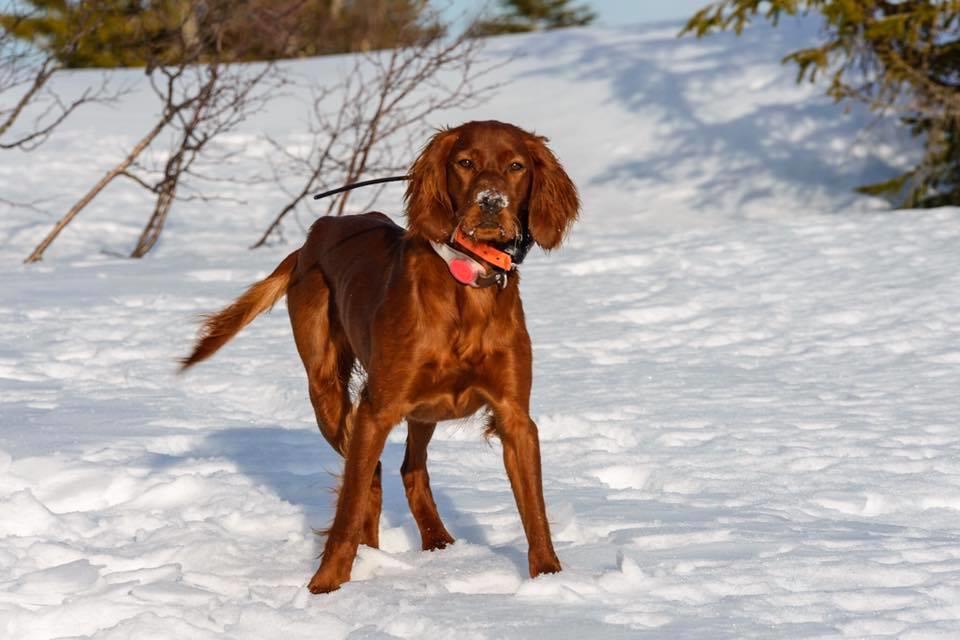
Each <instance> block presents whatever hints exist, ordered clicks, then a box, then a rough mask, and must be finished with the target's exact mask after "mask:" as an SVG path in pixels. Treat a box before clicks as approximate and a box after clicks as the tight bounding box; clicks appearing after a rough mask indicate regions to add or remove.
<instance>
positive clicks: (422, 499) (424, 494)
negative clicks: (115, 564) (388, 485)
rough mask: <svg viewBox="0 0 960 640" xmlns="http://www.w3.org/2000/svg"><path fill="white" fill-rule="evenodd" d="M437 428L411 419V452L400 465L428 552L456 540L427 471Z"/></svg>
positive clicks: (408, 428) (406, 454) (409, 430)
mask: <svg viewBox="0 0 960 640" xmlns="http://www.w3.org/2000/svg"><path fill="white" fill-rule="evenodd" d="M436 427H437V425H436V423H435V422H418V421H416V420H411V419H410V418H407V451H406V453H405V454H404V456H403V465H402V466H401V467H400V474H401V475H402V476H403V488H404V490H405V491H406V494H407V502H408V503H409V504H410V511H411V512H412V513H413V518H414V520H416V521H417V528H419V529H420V540H421V541H422V543H423V549H424V550H425V551H433V550H434V549H443V548H444V547H446V546H447V545H448V544H453V541H454V540H453V536H451V535H450V534H449V533H448V532H447V529H446V527H444V526H443V522H442V521H441V520H440V514H439V513H438V512H437V505H436V503H435V502H434V501H433V492H431V491H430V476H429V474H427V445H428V444H430V439H431V438H432V437H433V431H434V429H436ZM378 469H379V467H378Z"/></svg>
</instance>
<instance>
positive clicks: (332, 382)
mask: <svg viewBox="0 0 960 640" xmlns="http://www.w3.org/2000/svg"><path fill="white" fill-rule="evenodd" d="M544 142H545V140H544V139H543V138H540V137H537V136H534V135H532V134H529V133H527V132H525V131H523V130H521V129H519V128H517V127H514V126H512V125H508V124H503V123H499V122H471V123H467V124H465V125H462V126H460V127H457V128H454V129H447V130H444V131H441V132H439V133H438V134H436V135H435V136H434V137H433V139H432V140H431V141H430V142H429V144H428V145H427V146H426V148H425V149H424V150H423V152H422V154H421V155H420V157H419V158H418V159H417V160H416V162H415V163H414V164H413V167H412V170H411V180H410V183H409V187H408V190H407V194H406V200H407V211H406V213H407V220H408V228H407V229H406V230H404V229H403V228H401V227H398V226H397V225H395V224H394V223H393V222H391V221H390V220H389V218H387V216H385V215H383V214H380V213H367V214H363V215H356V216H345V217H341V218H321V219H319V220H317V222H316V223H315V224H314V225H313V227H312V228H311V230H310V234H309V236H308V237H307V241H306V243H305V244H304V245H303V247H301V248H300V249H298V250H297V251H294V252H293V253H291V254H290V255H289V256H287V258H286V259H284V260H283V262H281V263H280V265H279V266H278V267H277V268H276V270H275V271H274V272H273V273H272V274H270V275H269V276H268V277H267V278H266V279H264V280H262V281H260V282H258V283H257V284H255V285H253V286H252V287H251V288H250V289H248V290H247V291H246V293H244V294H243V295H242V296H241V297H240V298H239V299H238V300H237V301H236V302H234V303H233V304H232V305H230V306H229V307H227V308H226V309H224V310H223V311H221V312H220V313H218V314H216V315H214V316H212V317H210V318H209V319H208V320H207V321H206V323H205V324H204V326H203V330H202V332H201V336H200V339H199V341H198V343H197V345H196V348H195V349H194V352H193V353H192V354H191V355H190V356H189V357H188V358H186V359H185V360H184V361H183V365H184V367H185V368H186V367H189V366H191V365H193V364H195V363H197V362H199V361H201V360H204V359H206V358H208V357H209V356H211V355H212V354H213V353H214V352H215V351H216V350H217V349H219V348H220V347H221V346H223V344H224V343H226V342H227V341H228V340H229V339H230V338H232V337H233V336H234V335H235V334H236V333H237V332H238V331H240V329H242V328H243V327H244V326H245V325H246V324H248V323H249V322H250V321H251V320H253V318H254V317H256V316H257V315H258V314H259V313H261V312H262V311H264V310H266V309H268V308H269V307H270V306H271V305H272V304H274V303H275V302H276V301H277V300H279V299H280V298H281V297H283V295H284V294H286V296H287V306H288V309H289V313H290V321H291V324H292V325H293V336H294V340H295V341H296V344H297V349H298V351H299V353H300V357H301V358H302V360H303V364H304V367H305V368H306V372H307V378H308V380H309V391H310V400H311V402H312V403H313V408H314V411H315V413H316V418H317V423H318V424H319V426H320V431H321V432H322V433H323V435H324V437H325V438H326V439H327V441H328V442H329V443H330V444H331V445H332V446H333V448H334V449H336V450H337V451H338V452H340V454H341V455H343V456H344V457H345V458H346V462H345V468H344V474H343V484H342V487H341V490H340V495H339V499H338V501H337V508H336V515H335V516H334V520H333V524H332V526H331V527H330V529H329V532H328V536H327V541H326V546H325V548H324V553H323V559H322V561H321V563H320V568H319V569H318V570H317V572H316V574H315V575H314V576H313V579H312V580H310V584H309V588H310V590H311V591H313V592H314V593H321V592H328V591H332V590H334V589H337V588H338V587H339V586H340V585H341V584H342V583H343V582H346V581H347V580H349V579H350V569H351V566H352V564H353V559H354V557H355V555H356V551H357V545H358V544H359V543H361V542H362V543H364V544H368V545H371V546H377V544H378V526H379V517H380V505H381V490H380V462H379V458H380V454H381V452H382V450H383V446H384V442H385V440H386V437H387V434H388V433H389V432H390V430H391V429H392V428H393V427H394V426H395V425H396V424H397V423H399V422H400V421H401V420H403V419H406V421H407V426H408V432H407V450H406V455H405V456H404V461H403V466H402V467H401V474H402V476H403V484H404V487H405V489H406V493H407V499H408V501H409V503H410V509H411V511H412V512H413V515H414V518H415V519H416V522H417V526H418V527H419V529H420V535H421V538H422V543H423V548H424V549H431V550H432V549H438V548H442V547H444V546H446V545H447V544H450V543H452V542H453V537H452V536H451V535H450V534H449V533H448V532H447V530H446V528H445V527H444V526H443V522H442V521H441V520H440V516H439V514H438V513H437V507H436V504H435V503H434V500H433V496H432V494H431V492H430V483H429V477H428V475H427V468H426V462H427V445H428V444H429V442H430V438H431V436H432V435H433V431H434V427H435V425H436V423H437V421H439V420H449V419H455V418H463V417H466V416H469V415H471V414H473V413H475V412H477V411H478V410H480V409H484V408H486V409H488V410H489V415H490V417H489V430H490V431H491V432H492V433H495V434H496V435H498V436H499V437H500V439H501V441H502V443H503V459H504V464H505V466H506V470H507V474H508V476H509V478H510V484H511V487H512V488H513V493H514V496H515V498H516V502H517V507H518V509H519V511H520V518H521V520H522V522H523V528H524V531H525V533H526V536H527V541H528V544H529V553H528V560H529V568H530V575H531V576H536V575H539V574H541V573H552V572H556V571H559V570H560V562H559V561H558V559H557V556H556V554H555V553H554V550H553V544H552V542H551V540H550V530H549V527H548V524H547V516H546V511H545V508H544V501H543V489H542V483H541V475H540V446H539V441H538V437H537V427H536V425H535V424H534V423H533V421H532V420H531V419H530V413H529V402H530V385H531V348H530V338H529V336H528V334H527V330H526V326H525V324H524V317H523V307H522V305H521V303H520V291H519V287H518V278H517V277H516V276H515V275H511V277H510V278H509V281H508V284H507V286H506V287H505V288H503V289H501V288H499V287H496V286H494V287H489V288H483V289H475V288H470V287H466V286H463V285H461V284H459V283H457V282H456V281H455V280H454V279H453V278H452V277H451V276H450V274H449V272H448V270H447V266H446V264H445V263H444V261H443V260H442V259H441V258H440V257H439V256H437V255H436V253H434V251H433V250H432V248H431V247H430V245H429V242H428V241H429V240H435V241H443V240H446V239H447V238H449V237H450V235H451V233H452V231H453V230H454V228H455V227H456V226H457V225H459V226H460V227H461V229H463V230H465V231H467V232H469V233H471V234H472V235H473V237H474V238H475V239H476V240H478V241H481V242H500V241H509V240H510V239H511V238H513V237H515V236H516V235H517V234H519V233H521V232H522V229H523V228H525V227H526V228H528V229H529V231H530V233H531V235H532V237H533V239H534V241H535V242H536V243H537V244H539V245H540V246H541V247H543V248H545V249H552V248H554V247H556V246H557V245H558V244H559V243H560V242H561V240H562V239H563V236H564V234H565V232H566V231H567V229H568V228H569V226H570V225H571V223H572V222H573V221H574V220H575V219H576V217H577V213H578V210H579V200H578V197H577V192H576V189H575V188H574V185H573V183H572V182H571V181H570V178H569V177H568V176H567V174H566V173H565V172H564V171H563V169H562V168H561V166H560V164H559V162H557V159H556V158H555V157H554V155H553V154H552V153H551V152H550V150H549V149H547V147H546V146H545V144H544ZM490 189H494V190H496V191H497V192H498V193H501V194H503V195H504V196H505V198H504V201H505V202H506V203H507V204H506V206H504V207H503V209H502V210H500V211H499V212H495V213H494V214H493V215H491V212H489V211H487V212H483V211H481V208H480V207H479V206H478V204H477V202H478V197H479V196H478V194H481V193H482V192H483V191H484V190H490ZM357 362H359V364H360V365H361V366H362V367H363V368H364V369H365V371H366V374H367V380H366V385H365V386H364V388H363V389H362V390H361V391H360V393H359V396H358V398H357V400H356V402H352V401H351V399H350V394H349V392H348V382H349V378H350V375H351V372H352V371H353V368H354V364H355V363H357Z"/></svg>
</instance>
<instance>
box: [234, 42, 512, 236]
mask: <svg viewBox="0 0 960 640" xmlns="http://www.w3.org/2000/svg"><path fill="white" fill-rule="evenodd" d="M481 45H482V41H480V40H478V39H475V38H468V37H466V35H461V36H460V37H457V38H447V37H445V36H443V35H441V34H432V35H429V36H427V37H424V38H423V39H421V40H420V41H419V42H418V43H417V44H416V45H414V46H411V47H407V48H404V49H393V50H388V51H380V52H373V53H369V54H366V55H365V56H363V57H362V58H360V59H358V60H357V62H356V63H355V64H354V65H353V67H352V68H351V69H350V70H349V71H348V72H347V73H346V74H345V75H344V77H343V78H342V80H341V81H340V83H339V84H337V85H336V86H335V87H333V88H329V87H328V88H325V89H315V98H314V100H313V101H312V104H311V110H310V114H309V125H308V126H309V134H310V138H311V142H310V144H309V150H308V151H303V150H298V149H290V148H288V147H286V146H285V145H283V144H282V143H280V142H278V141H276V140H274V139H272V138H268V142H269V144H270V145H271V146H272V147H273V148H274V149H276V150H277V154H278V156H279V159H278V160H271V164H272V166H273V169H274V174H275V176H276V177H277V181H278V182H282V181H281V180H280V176H279V174H280V172H281V169H280V168H286V169H287V170H289V171H291V172H298V173H302V174H303V178H301V183H300V184H301V187H300V188H298V189H293V190H290V191H287V192H288V193H289V194H290V195H291V197H290V199H289V200H288V202H287V203H286V204H285V205H284V206H283V207H281V209H280V211H279V212H278V213H277V215H276V216H275V217H274V219H273V221H272V222H271V223H270V225H269V226H268V227H267V229H266V230H265V231H264V232H263V234H262V235H261V236H260V238H259V239H258V240H257V241H256V242H255V243H254V244H253V245H252V246H251V248H256V247H261V246H264V245H265V244H267V243H268V242H269V241H270V240H271V239H273V238H275V237H277V236H278V235H279V230H280V227H281V224H282V222H283V220H284V218H285V217H286V216H287V215H288V214H290V213H291V212H292V211H295V210H297V208H298V207H299V206H300V205H301V203H302V202H303V200H304V199H306V198H307V196H308V195H309V194H311V193H314V192H316V191H320V190H322V189H327V188H331V187H332V186H335V185H336V184H348V183H352V182H357V181H359V180H361V179H362V178H363V177H364V176H366V175H369V174H370V173H371V172H372V171H378V172H384V173H390V172H398V171H402V170H404V168H405V167H406V166H407V165H408V164H409V157H410V155H411V151H412V149H413V148H414V147H413V145H414V144H415V143H414V142H413V141H420V140H422V139H423V138H424V136H425V134H426V132H427V130H428V124H427V121H428V119H429V118H430V117H431V116H432V115H434V114H436V113H438V112H440V111H443V110H446V109H452V108H457V107H467V106H472V105H474V104H478V103H479V102H481V101H482V99H483V98H484V97H485V96H486V95H488V94H489V92H490V91H491V90H493V89H494V88H495V85H493V84H488V85H481V82H482V80H483V78H484V77H485V75H486V74H487V72H489V71H490V68H489V67H482V66H481V65H480V64H479V62H478V60H479V54H480V47H481ZM331 95H337V96H338V97H339V101H338V103H337V105H336V107H335V108H334V109H332V110H330V108H329V106H328V100H327V98H328V97H330V96H331ZM316 96H322V97H320V98H318V97H316ZM305 169H306V170H305ZM285 191H286V189H285ZM378 193H379V190H378ZM348 197H349V193H344V194H341V195H340V196H338V197H337V198H334V199H332V200H331V201H330V202H329V203H328V205H327V213H328V214H336V215H340V214H342V213H343V212H344V211H345V210H346V206H347V202H348ZM374 200H375V198H374ZM374 200H371V205H372V202H373V201H374Z"/></svg>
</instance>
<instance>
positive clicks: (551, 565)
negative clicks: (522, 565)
mask: <svg viewBox="0 0 960 640" xmlns="http://www.w3.org/2000/svg"><path fill="white" fill-rule="evenodd" d="M527 559H528V560H529V562H530V577H531V578H536V577H537V576H539V575H541V574H544V573H560V571H561V568H560V560H559V559H557V555H556V554H555V553H553V552H550V553H544V554H541V555H539V556H537V555H535V554H534V553H533V552H531V553H530V555H529V556H528V558H527Z"/></svg>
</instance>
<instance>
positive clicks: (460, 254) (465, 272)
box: [430, 226, 516, 289]
mask: <svg viewBox="0 0 960 640" xmlns="http://www.w3.org/2000/svg"><path fill="white" fill-rule="evenodd" d="M454 245H457V246H454ZM430 246H432V247H433V250H434V251H436V252H437V255H438V256H440V257H441V258H443V260H444V262H446V263H447V268H448V269H449V270H450V275H452V276H453V279H454V280H456V281H457V282H459V283H460V284H465V285H467V286H469V287H474V288H476V289H483V288H486V287H489V286H492V285H498V286H499V287H500V288H501V289H503V288H505V287H506V286H507V276H508V275H509V274H510V272H512V271H514V270H515V269H516V265H515V264H514V260H513V258H512V257H511V255H510V254H509V253H507V252H505V251H501V250H499V249H497V248H496V247H493V246H491V245H489V244H483V243H479V242H474V241H473V240H471V239H470V238H468V237H467V236H466V234H464V233H463V232H462V231H461V230H460V227H459V226H458V227H457V228H456V229H454V230H453V234H451V236H450V240H449V241H448V242H434V241H433V240H431V241H430ZM458 247H459V248H458ZM464 250H465V251H464Z"/></svg>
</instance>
